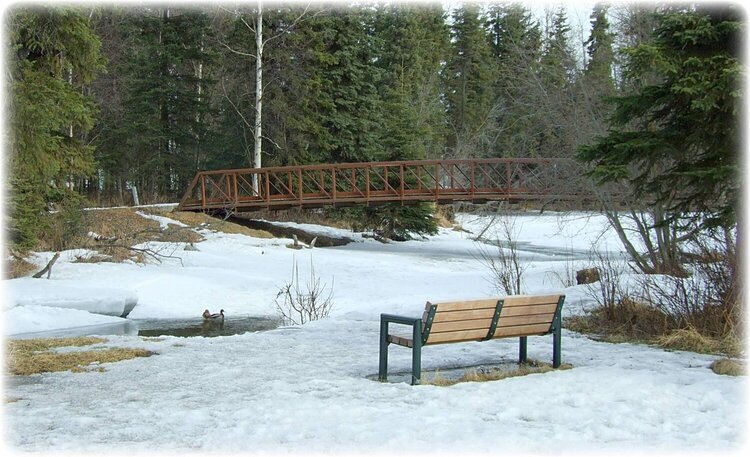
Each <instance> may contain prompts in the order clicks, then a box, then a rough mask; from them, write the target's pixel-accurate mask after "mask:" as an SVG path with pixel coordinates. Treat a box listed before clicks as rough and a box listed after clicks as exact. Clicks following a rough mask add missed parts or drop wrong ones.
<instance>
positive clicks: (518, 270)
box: [477, 215, 528, 295]
mask: <svg viewBox="0 0 750 457" xmlns="http://www.w3.org/2000/svg"><path fill="white" fill-rule="evenodd" d="M485 231H486V230H485ZM485 231H483V232H485ZM496 235H497V238H496V239H494V240H492V244H493V245H494V246H495V248H496V255H495V254H493V253H491V252H489V251H488V249H487V248H485V247H484V245H483V242H482V241H479V240H478V241H477V243H478V247H479V260H480V261H481V262H482V263H484V265H485V266H486V267H487V268H488V269H489V270H490V281H491V282H492V285H493V286H494V287H495V289H497V291H498V292H499V293H501V294H505V295H520V294H522V293H523V288H522V279H523V274H524V272H525V271H526V268H528V262H524V261H523V260H522V259H521V257H520V255H519V252H518V231H517V230H516V227H515V219H513V218H511V217H510V215H506V216H504V217H503V218H502V219H501V221H500V231H499V233H496Z"/></svg>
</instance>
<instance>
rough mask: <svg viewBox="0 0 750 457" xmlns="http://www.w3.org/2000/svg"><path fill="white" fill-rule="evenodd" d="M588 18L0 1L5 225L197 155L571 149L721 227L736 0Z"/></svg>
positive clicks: (107, 197) (21, 241)
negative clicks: (580, 25)
mask: <svg viewBox="0 0 750 457" xmlns="http://www.w3.org/2000/svg"><path fill="white" fill-rule="evenodd" d="M588 13H590V18H589V25H588V26H587V32H586V36H581V35H582V34H580V33H579V34H576V33H574V30H573V26H572V24H571V20H570V17H569V15H570V7H569V6H566V5H565V4H562V5H560V6H557V7H548V8H546V9H544V10H542V9H540V8H537V7H532V4H524V3H463V4H456V5H452V6H450V7H448V5H443V4H440V3H435V4H425V3H399V2H389V3H361V2H360V3H356V4H351V5H348V4H346V3H335V4H331V5H329V4H325V3H311V4H307V3H304V2H295V3H284V2H281V3H270V2H269V3H265V2H264V3H260V2H248V3H239V4H230V3H225V4H209V3H206V4H196V5H192V6H189V7H188V6H186V5H179V4H174V5H171V6H169V5H168V4H164V5H156V4H143V5H137V4H133V5H126V6H122V7H120V6H117V5H116V4H107V5H104V4H102V5H97V4H91V5H78V6H64V5H60V6H52V7H49V6H40V5H37V6H22V5H19V6H16V7H13V8H11V9H9V10H7V11H6V17H5V24H6V60H7V61H6V68H7V69H8V71H7V72H6V78H7V84H6V88H7V89H6V90H7V92H8V97H7V98H6V99H7V100H8V105H9V106H8V116H7V128H8V131H9V133H10V142H9V143H8V147H7V150H6V151H7V153H6V164H7V165H6V171H7V174H8V179H7V187H8V190H9V192H10V193H9V195H10V200H9V204H8V205H7V210H8V212H9V214H10V225H9V227H8V229H9V235H10V237H9V242H10V243H12V244H14V245H15V246H17V247H26V248H30V247H33V246H34V243H35V240H36V239H37V237H38V235H39V230H40V227H43V225H44V217H45V214H46V209H47V208H49V205H50V204H56V205H57V206H58V207H62V206H65V205H79V207H80V205H82V204H84V203H83V202H85V204H88V205H112V204H130V203H131V198H132V196H131V189H132V188H133V187H135V188H136V189H137V190H138V193H139V196H140V202H141V203H154V202H173V201H177V200H179V198H180V196H181V195H182V193H183V192H184V191H185V188H186V186H187V184H188V183H189V182H190V180H191V179H192V178H193V176H194V175H195V173H196V171H197V170H206V169H227V168H241V167H265V166H283V165H297V164H315V163H334V162H366V161H382V160H406V159H432V158H483V157H565V158H575V159H578V160H579V161H581V163H583V164H585V165H586V166H587V167H588V169H589V170H590V171H589V175H590V176H591V178H592V183H595V184H596V185H599V186H607V185H609V186H614V185H617V186H624V187H626V188H627V189H628V192H630V194H629V195H632V196H633V198H634V199H635V200H638V199H639V198H641V197H639V196H642V194H643V195H648V200H649V201H650V202H653V204H656V203H659V204H661V205H662V206H661V207H662V208H663V209H664V211H663V213H664V217H665V219H669V218H670V217H675V218H677V217H678V216H675V215H679V218H682V216H683V215H685V214H693V213H694V212H695V211H696V210H697V211H699V212H700V214H701V215H702V216H701V220H700V222H699V223H698V225H700V226H701V227H706V228H711V227H719V226H721V227H732V226H734V225H735V224H736V214H735V208H736V206H737V199H738V193H739V178H738V176H737V175H738V169H739V168H738V167H739V165H738V164H739V157H738V156H739V155H740V154H739V153H740V137H739V125H738V121H737V120H738V119H739V116H740V114H741V100H742V93H741V89H742V88H741V82H742V65H741V36H742V33H743V27H744V20H745V18H744V16H743V12H742V11H741V8H740V7H739V6H736V5H734V6H733V5H731V4H727V5H719V4H708V5H703V6H702V5H700V4H697V5H692V6H688V5H682V4H671V3H667V4H640V3H639V4H636V3H633V4H628V3H623V4H617V5H607V4H597V5H596V6H594V7H593V8H592V9H591V11H589V12H588ZM600 188H604V187H600ZM675 189H679V190H680V191H679V192H675ZM644 193H645V194H644ZM603 201H604V202H606V199H603ZM639 201H644V200H643V199H641V200H639ZM660 214H661V213H660Z"/></svg>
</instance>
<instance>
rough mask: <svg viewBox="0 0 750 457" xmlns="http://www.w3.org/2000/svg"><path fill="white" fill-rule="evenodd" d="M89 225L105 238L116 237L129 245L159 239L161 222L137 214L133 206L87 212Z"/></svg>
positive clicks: (93, 230)
mask: <svg viewBox="0 0 750 457" xmlns="http://www.w3.org/2000/svg"><path fill="white" fill-rule="evenodd" d="M86 216H87V219H88V221H89V227H90V230H91V231H92V232H95V233H97V234H99V235H101V236H103V237H105V238H116V239H118V240H120V241H123V242H126V243H128V244H129V245H134V244H138V243H145V242H147V241H155V240H157V239H159V233H160V226H159V223H158V222H156V221H154V220H151V219H146V218H145V217H143V216H140V215H138V214H136V212H135V210H133V209H131V208H115V209H98V210H92V211H87V212H86Z"/></svg>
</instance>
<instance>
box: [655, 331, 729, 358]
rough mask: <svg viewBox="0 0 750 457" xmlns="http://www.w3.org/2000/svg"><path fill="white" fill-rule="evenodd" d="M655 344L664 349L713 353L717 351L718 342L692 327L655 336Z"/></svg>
mask: <svg viewBox="0 0 750 457" xmlns="http://www.w3.org/2000/svg"><path fill="white" fill-rule="evenodd" d="M656 344H658V345H659V346H661V347H663V348H665V349H675V350H680V351H691V352H699V353H702V354H713V353H715V352H718V351H719V347H720V344H719V342H718V341H716V340H715V339H713V338H708V337H707V336H704V335H701V334H700V333H698V331H697V330H695V329H694V328H686V329H679V330H675V331H673V332H671V333H669V334H667V335H662V336H659V337H657V338H656Z"/></svg>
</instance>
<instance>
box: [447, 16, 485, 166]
mask: <svg viewBox="0 0 750 457" xmlns="http://www.w3.org/2000/svg"><path fill="white" fill-rule="evenodd" d="M451 40H452V48H453V49H452V50H451V57H450V59H449V60H448V64H447V67H446V69H445V85H446V94H445V101H446V110H447V114H448V124H449V134H448V141H447V149H448V153H449V154H450V155H452V156H454V157H471V156H483V155H487V151H483V150H481V148H480V144H481V136H482V135H483V134H484V133H485V127H486V126H487V122H488V119H489V116H490V110H491V108H492V101H493V99H492V92H493V84H492V83H493V81H494V78H495V72H494V65H493V59H492V54H491V49H490V46H489V43H488V40H487V32H486V29H485V27H484V20H483V18H482V15H481V10H480V8H479V6H478V5H474V4H465V5H463V6H462V7H461V8H459V9H457V10H456V11H455V12H454V14H453V23H452V27H451Z"/></svg>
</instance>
